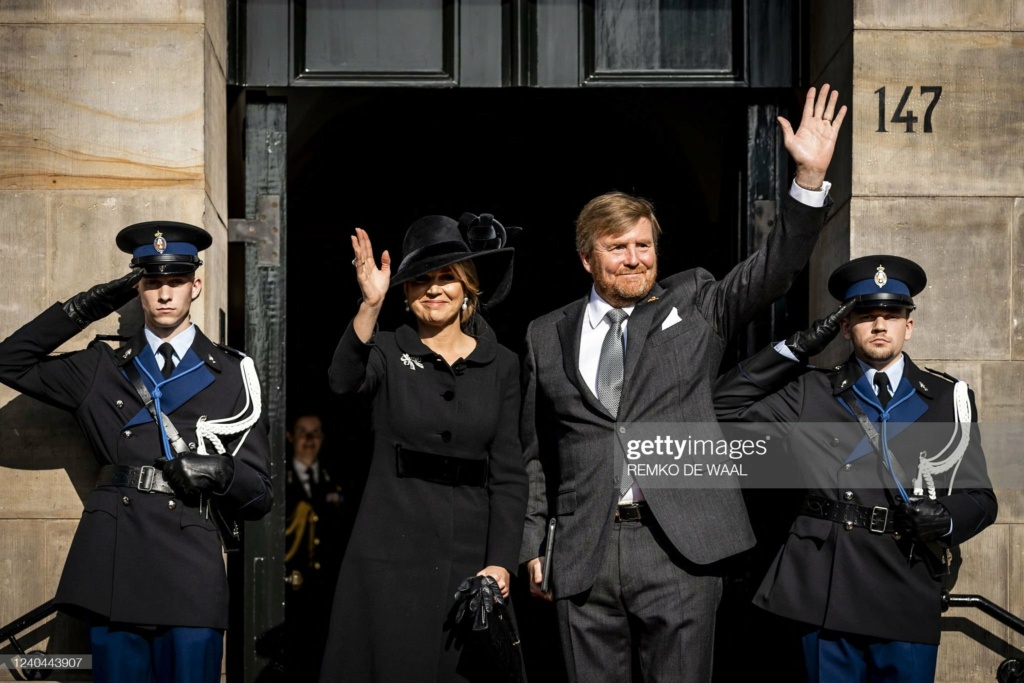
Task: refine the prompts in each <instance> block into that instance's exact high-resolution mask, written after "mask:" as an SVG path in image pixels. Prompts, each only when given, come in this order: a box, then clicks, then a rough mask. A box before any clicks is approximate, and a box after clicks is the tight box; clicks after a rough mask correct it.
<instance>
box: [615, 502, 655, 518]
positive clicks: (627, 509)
mask: <svg viewBox="0 0 1024 683" xmlns="http://www.w3.org/2000/svg"><path fill="white" fill-rule="evenodd" d="M653 519H654V514H653V513H652V512H651V508H649V507H647V503H643V502H640V503H629V504H628V505H616V506H615V521H616V522H643V521H648V522H649V521H651V520H653Z"/></svg>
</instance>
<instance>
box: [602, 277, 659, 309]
mask: <svg viewBox="0 0 1024 683" xmlns="http://www.w3.org/2000/svg"><path fill="white" fill-rule="evenodd" d="M625 274H630V275H633V274H635V275H639V276H641V277H631V278H623V277H620V276H619V275H625ZM656 276H657V269H656V268H645V269H643V270H641V269H639V268H638V269H636V270H632V271H628V273H620V274H618V275H616V276H615V277H613V278H610V282H607V283H606V284H607V287H606V288H605V289H606V291H607V295H608V296H606V297H605V298H606V299H608V303H610V304H613V305H620V306H621V305H628V304H633V303H636V302H637V301H639V300H640V299H642V298H643V297H644V295H646V294H647V292H649V291H651V287H652V286H653V285H654V278H655V277H656ZM613 298H614V299H616V301H612V300H611V299H613Z"/></svg>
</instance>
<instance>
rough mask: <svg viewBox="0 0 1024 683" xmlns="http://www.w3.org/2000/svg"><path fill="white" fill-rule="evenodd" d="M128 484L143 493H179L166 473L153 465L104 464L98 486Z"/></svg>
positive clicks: (97, 482)
mask: <svg viewBox="0 0 1024 683" xmlns="http://www.w3.org/2000/svg"><path fill="white" fill-rule="evenodd" d="M100 486H127V487H129V488H133V489H138V490H139V491H142V492H143V493H166V494H167V495H169V496H174V495H177V494H176V493H175V492H174V489H172V488H171V487H170V486H169V485H168V484H167V482H166V481H164V474H163V472H161V471H160V470H158V469H157V468H155V467H153V466H151V465H145V466H143V467H132V466H130V465H104V466H103V467H101V468H100V476H99V478H98V479H97V480H96V487H97V488H99V487H100Z"/></svg>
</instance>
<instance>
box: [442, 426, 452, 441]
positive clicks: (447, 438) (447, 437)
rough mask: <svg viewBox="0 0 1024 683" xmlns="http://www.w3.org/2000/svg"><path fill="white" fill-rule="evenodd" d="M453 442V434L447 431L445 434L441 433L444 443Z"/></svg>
mask: <svg viewBox="0 0 1024 683" xmlns="http://www.w3.org/2000/svg"><path fill="white" fill-rule="evenodd" d="M451 440H452V433H451V432H449V431H448V430H447V429H446V430H444V431H443V432H441V441H444V442H445V443H448V442H449V441H451Z"/></svg>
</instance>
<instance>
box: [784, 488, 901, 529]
mask: <svg viewBox="0 0 1024 683" xmlns="http://www.w3.org/2000/svg"><path fill="white" fill-rule="evenodd" d="M891 513H892V511H891V510H890V509H889V508H887V507H883V506H881V505H876V506H874V507H865V506H863V505H857V504H856V503H844V502H841V501H838V500H829V499H828V498H823V497H821V496H804V500H803V502H802V503H801V504H800V514H801V515H804V516H806V517H817V518H818V519H827V520H829V521H830V522H835V523H836V524H842V525H844V526H845V527H846V528H847V529H852V528H853V527H855V526H856V527H862V528H864V529H867V530H868V531H870V532H872V533H875V534H891V533H892V532H893V526H892V521H893V520H892V518H893V515H892V514H891Z"/></svg>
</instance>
